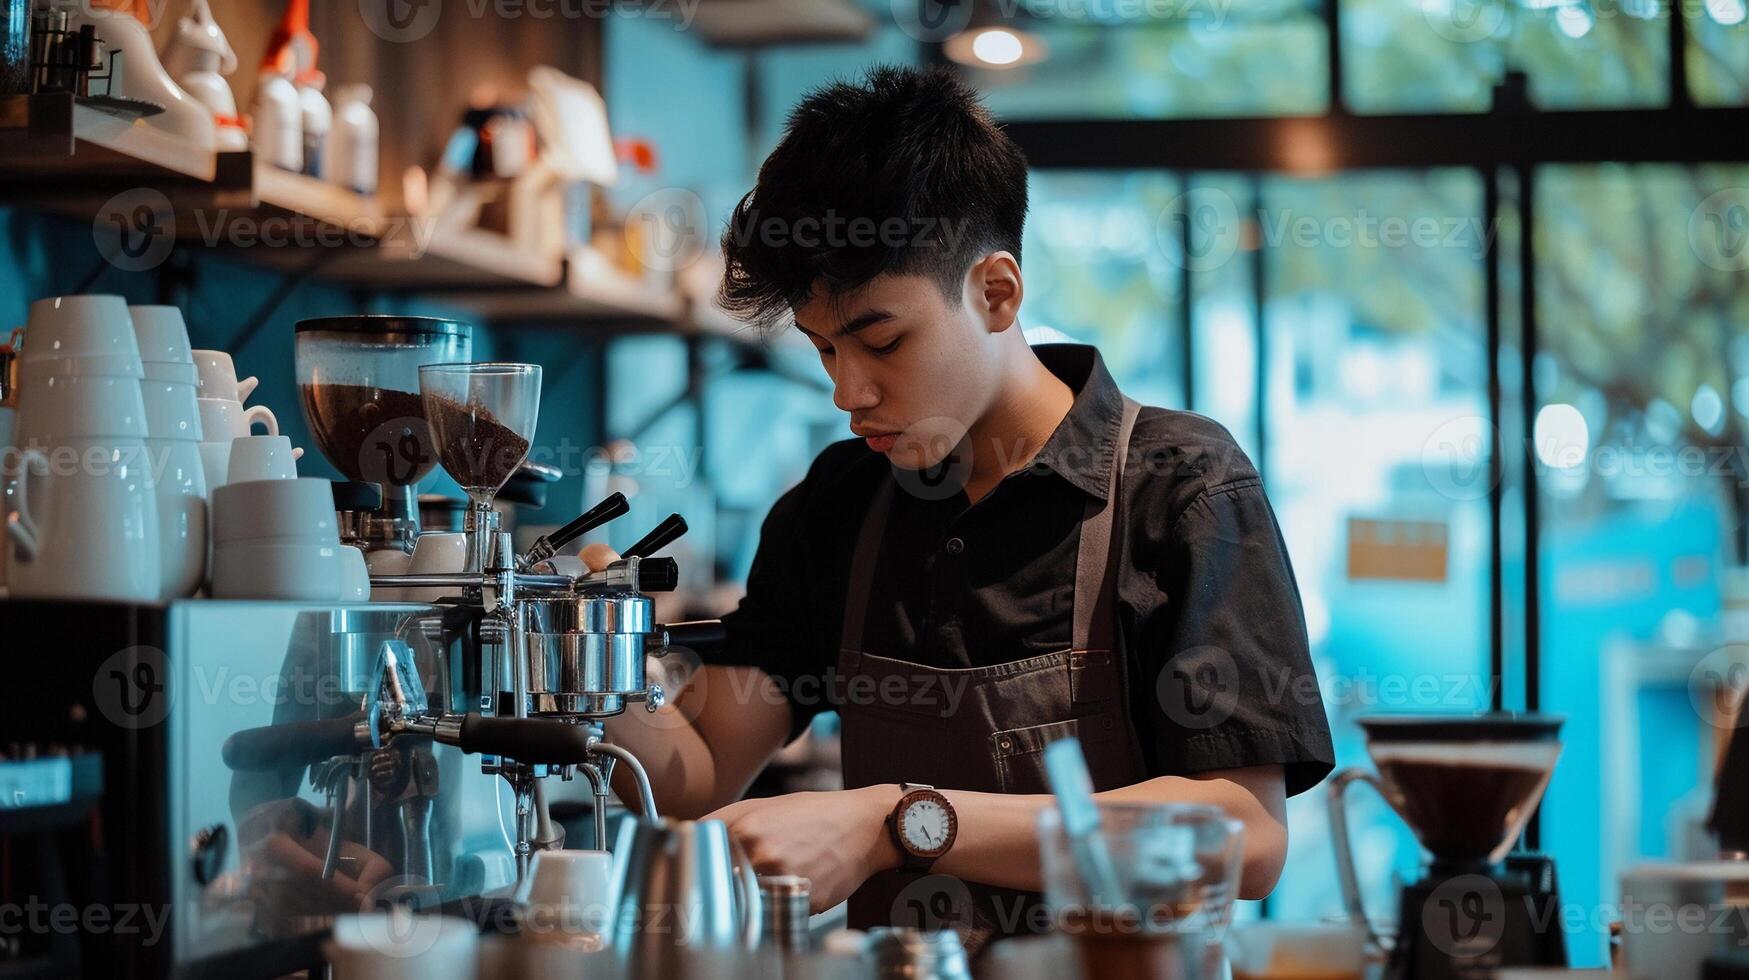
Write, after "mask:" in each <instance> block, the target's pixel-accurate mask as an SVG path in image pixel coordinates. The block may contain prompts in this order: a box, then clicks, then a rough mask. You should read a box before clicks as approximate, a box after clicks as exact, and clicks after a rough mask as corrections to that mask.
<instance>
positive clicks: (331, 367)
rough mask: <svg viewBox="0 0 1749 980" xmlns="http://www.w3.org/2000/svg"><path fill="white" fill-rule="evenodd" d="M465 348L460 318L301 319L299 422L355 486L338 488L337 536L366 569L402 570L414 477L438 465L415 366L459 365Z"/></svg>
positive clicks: (414, 517) (414, 527) (467, 333)
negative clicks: (353, 550) (364, 562)
mask: <svg viewBox="0 0 1749 980" xmlns="http://www.w3.org/2000/svg"><path fill="white" fill-rule="evenodd" d="M472 351H473V329H472V328H471V327H470V326H469V325H468V324H466V323H463V322H461V321H459V320H446V319H441V318H437V317H423V316H332V317H321V318H318V319H313V320H300V321H299V322H298V325H297V330H296V360H297V375H298V393H299V396H300V400H301V402H302V404H303V408H304V419H305V421H307V422H308V423H309V426H310V433H311V435H312V436H313V437H314V439H315V441H316V446H317V447H318V448H319V449H321V451H322V455H323V456H325V457H327V459H328V462H330V463H332V464H334V468H335V469H337V470H339V471H340V473H341V474H342V475H344V476H345V477H346V479H347V480H350V481H352V482H353V485H351V486H347V485H340V486H337V488H336V491H335V509H336V510H338V511H339V512H340V515H341V519H340V534H341V540H342V542H344V543H345V544H350V545H355V546H357V547H359V548H361V549H363V551H364V553H365V557H366V559H367V560H368V561H369V562H370V566H371V569H372V571H378V572H399V571H405V570H406V559H407V556H409V555H410V554H411V553H412V551H413V542H414V540H415V539H416V538H418V536H419V481H420V480H422V479H424V478H425V476H426V474H428V473H430V472H431V470H432V468H433V467H434V466H436V465H437V453H436V452H435V451H434V449H433V446H432V441H431V429H430V426H429V424H428V423H427V422H426V418H425V404H424V401H423V399H421V397H420V394H419V368H420V367H421V366H423V365H426V364H438V363H453V362H458V361H466V360H468V359H469V357H471V356H472ZM372 487H374V488H376V490H377V493H372ZM378 493H380V497H379V496H378Z"/></svg>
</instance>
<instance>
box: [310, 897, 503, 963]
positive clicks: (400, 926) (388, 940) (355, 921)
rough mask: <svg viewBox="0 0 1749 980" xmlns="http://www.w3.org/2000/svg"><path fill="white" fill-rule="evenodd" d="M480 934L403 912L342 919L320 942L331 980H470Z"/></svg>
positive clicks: (446, 920) (453, 920)
mask: <svg viewBox="0 0 1749 980" xmlns="http://www.w3.org/2000/svg"><path fill="white" fill-rule="evenodd" d="M479 945H480V930H479V929H478V928H477V927H476V926H475V925H474V924H473V923H471V922H468V921H467V920H465V919H461V918H457V917H454V916H442V915H416V914H414V913H411V912H407V911H404V910H400V911H394V912H384V913H372V914H366V915H343V916H340V917H339V918H337V919H335V920H334V930H333V934H332V935H331V936H330V937H329V938H328V939H327V940H326V941H325V942H323V943H322V955H323V957H324V958H325V959H326V960H327V961H328V963H329V966H330V968H331V969H332V970H333V976H334V980H475V978H476V977H477V976H478V975H479V972H478V962H477V958H478V956H479Z"/></svg>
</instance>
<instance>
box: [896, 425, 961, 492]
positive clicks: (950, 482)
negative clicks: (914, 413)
mask: <svg viewBox="0 0 1749 980" xmlns="http://www.w3.org/2000/svg"><path fill="white" fill-rule="evenodd" d="M966 431H967V430H966V425H965V423H964V422H961V421H960V420H959V419H956V418H951V417H949V416H945V415H937V416H933V417H931V418H926V419H923V420H921V421H919V422H916V423H915V424H913V425H911V426H909V427H907V428H906V429H905V431H904V432H903V433H901V434H900V435H899V438H898V441H897V442H896V443H895V444H894V445H893V449H892V451H891V452H890V453H889V454H888V459H890V460H891V461H892V464H893V482H895V483H897V484H898V485H899V489H900V490H903V491H904V492H906V493H908V494H910V495H911V496H913V497H916V498H917V499H919V500H930V501H934V500H946V499H948V498H950V497H952V496H953V495H954V494H957V493H959V492H960V491H961V490H963V489H965V486H966V480H968V479H970V478H971V475H972V444H971V440H969V439H967V438H966Z"/></svg>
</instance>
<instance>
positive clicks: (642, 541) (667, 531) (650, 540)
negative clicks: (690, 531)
mask: <svg viewBox="0 0 1749 980" xmlns="http://www.w3.org/2000/svg"><path fill="white" fill-rule="evenodd" d="M685 533H686V518H684V517H681V516H680V515H679V514H669V515H668V516H667V517H666V518H665V519H664V520H663V521H662V523H660V524H658V525H656V526H655V527H654V528H651V529H650V533H649V534H646V535H644V536H643V537H641V538H639V539H638V542H637V543H636V544H634V545H632V546H631V547H630V548H627V549H626V550H625V554H624V555H623V556H622V557H625V558H648V557H650V556H651V555H653V554H655V553H656V552H658V551H661V550H662V549H663V548H666V547H667V546H668V545H670V544H672V543H673V542H674V540H675V539H676V538H678V537H680V536H681V535H682V534H685Z"/></svg>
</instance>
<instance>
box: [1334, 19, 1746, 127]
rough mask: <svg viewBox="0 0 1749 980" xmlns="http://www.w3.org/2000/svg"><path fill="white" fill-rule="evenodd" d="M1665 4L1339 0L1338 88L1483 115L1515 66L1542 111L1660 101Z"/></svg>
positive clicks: (1408, 107) (1389, 103) (1403, 106)
mask: <svg viewBox="0 0 1749 980" xmlns="http://www.w3.org/2000/svg"><path fill="white" fill-rule="evenodd" d="M1727 2H1728V0H1727ZM1665 8H1666V5H1664V4H1662V3H1659V2H1658V0H1601V2H1590V0H1418V2H1417V0H1343V3H1342V43H1343V54H1344V56H1345V59H1346V60H1345V62H1344V65H1345V68H1346V72H1347V75H1346V78H1345V80H1344V81H1345V85H1344V95H1345V96H1346V97H1347V99H1348V103H1349V105H1350V107H1351V108H1353V109H1355V110H1356V111H1360V112H1481V111H1485V110H1486V109H1487V108H1488V106H1489V104H1490V102H1491V101H1492V96H1491V92H1492V89H1493V87H1494V85H1495V84H1496V83H1498V82H1499V81H1500V79H1501V77H1502V75H1503V74H1504V72H1505V71H1507V70H1508V69H1516V70H1521V71H1524V72H1525V73H1526V74H1528V75H1529V78H1530V94H1531V99H1532V101H1534V102H1535V103H1536V104H1537V105H1539V106H1542V107H1544V108H1551V109H1553V108H1601V107H1620V106H1645V105H1661V104H1663V103H1664V102H1665V101H1667V99H1668V97H1669V60H1670V59H1669V50H1668V45H1667V43H1666V37H1667V32H1668V24H1667V22H1666V20H1665V19H1664V18H1665V17H1666V16H1667V15H1668V14H1667V10H1666V9H1665Z"/></svg>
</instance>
